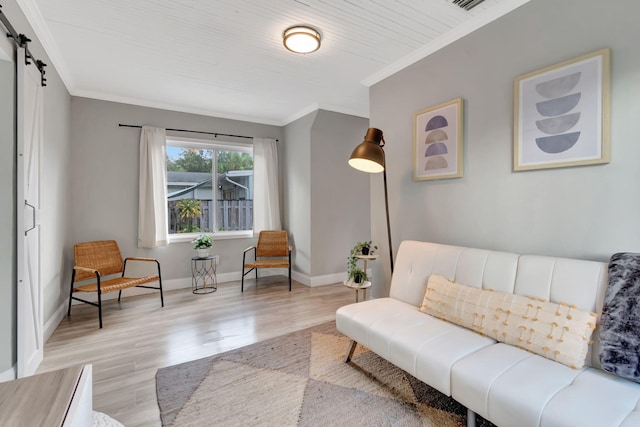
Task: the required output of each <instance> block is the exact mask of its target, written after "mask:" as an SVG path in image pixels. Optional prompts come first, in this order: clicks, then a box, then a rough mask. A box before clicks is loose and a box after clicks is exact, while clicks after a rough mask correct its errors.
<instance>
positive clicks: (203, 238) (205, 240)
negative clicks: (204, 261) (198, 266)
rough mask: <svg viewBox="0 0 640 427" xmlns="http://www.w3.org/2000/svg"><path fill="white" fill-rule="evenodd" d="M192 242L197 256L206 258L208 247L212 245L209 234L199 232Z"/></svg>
mask: <svg viewBox="0 0 640 427" xmlns="http://www.w3.org/2000/svg"><path fill="white" fill-rule="evenodd" d="M191 243H193V245H194V246H193V248H194V249H196V250H197V251H198V256H199V257H200V258H206V257H208V256H209V248H210V247H212V246H213V240H212V239H211V236H207V235H206V234H201V235H199V236H198V237H196V238H195V239H193V240H192V241H191Z"/></svg>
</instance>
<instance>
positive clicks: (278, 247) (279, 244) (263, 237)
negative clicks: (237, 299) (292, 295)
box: [240, 230, 292, 292]
mask: <svg viewBox="0 0 640 427" xmlns="http://www.w3.org/2000/svg"><path fill="white" fill-rule="evenodd" d="M291 249H292V248H291V246H289V237H288V236H287V232H286V231H284V230H264V231H261V232H260V235H259V236H258V244H257V245H256V246H251V247H249V248H247V249H245V250H244V253H243V255H242V280H241V286H240V290H241V291H242V292H244V276H246V275H247V274H249V273H251V272H252V271H254V270H255V272H256V286H258V269H259V268H286V269H288V271H289V292H291ZM251 252H253V261H249V262H247V254H249V253H251ZM247 269H249V270H247ZM245 270H247V271H245Z"/></svg>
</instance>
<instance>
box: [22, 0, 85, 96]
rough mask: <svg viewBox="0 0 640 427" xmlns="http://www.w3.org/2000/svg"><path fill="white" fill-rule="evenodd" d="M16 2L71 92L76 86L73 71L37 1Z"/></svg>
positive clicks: (23, 0)
mask: <svg viewBox="0 0 640 427" xmlns="http://www.w3.org/2000/svg"><path fill="white" fill-rule="evenodd" d="M16 3H18V6H19V7H20V9H22V13H24V15H25V17H26V18H27V21H29V24H31V27H32V28H33V31H34V32H35V33H36V36H37V37H38V40H40V44H42V47H43V48H44V50H45V52H46V54H47V56H48V57H49V60H50V61H51V62H52V63H53V66H54V67H55V69H56V71H57V73H58V75H59V76H60V78H61V79H62V82H63V83H64V85H65V86H66V87H67V90H68V91H69V92H71V90H72V89H73V88H74V82H73V78H72V76H71V72H70V71H69V67H67V63H66V62H65V61H64V60H63V59H62V54H61V53H60V49H58V44H57V43H56V42H55V41H54V39H53V35H52V34H51V30H49V26H48V25H47V23H46V21H45V20H44V17H43V16H42V13H41V12H40V8H39V7H38V5H37V3H36V1H35V0H16Z"/></svg>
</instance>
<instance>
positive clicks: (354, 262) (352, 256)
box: [347, 240, 378, 284]
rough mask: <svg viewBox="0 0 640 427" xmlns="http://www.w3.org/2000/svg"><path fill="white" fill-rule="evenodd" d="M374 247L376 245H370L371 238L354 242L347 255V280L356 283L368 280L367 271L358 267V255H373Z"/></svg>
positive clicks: (375, 247)
mask: <svg viewBox="0 0 640 427" xmlns="http://www.w3.org/2000/svg"><path fill="white" fill-rule="evenodd" d="M375 249H378V247H377V246H375V245H372V244H371V240H369V241H367V242H358V243H356V245H355V246H354V247H353V249H351V252H350V253H349V256H348V257H347V275H348V277H347V280H349V281H352V282H355V283H358V284H360V283H364V282H365V281H366V280H368V276H367V272H366V271H364V270H363V269H361V268H360V267H358V256H360V255H373V253H374V250H375Z"/></svg>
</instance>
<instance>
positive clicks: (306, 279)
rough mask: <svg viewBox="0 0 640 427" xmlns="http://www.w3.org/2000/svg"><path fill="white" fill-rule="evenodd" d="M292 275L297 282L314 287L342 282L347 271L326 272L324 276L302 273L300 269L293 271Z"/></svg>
mask: <svg viewBox="0 0 640 427" xmlns="http://www.w3.org/2000/svg"><path fill="white" fill-rule="evenodd" d="M291 277H292V278H293V280H295V281H296V282H299V283H302V284H303V285H305V286H309V287H311V288H314V287H316V286H325V285H333V284H334V283H340V282H342V281H344V280H345V279H346V278H347V273H334V274H325V275H323V276H307V275H306V274H303V273H300V272H298V271H292V272H291Z"/></svg>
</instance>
